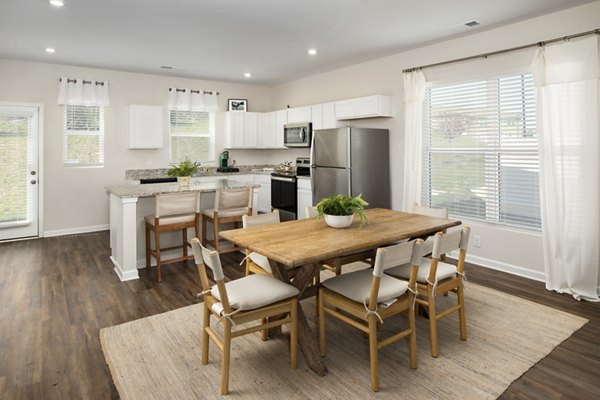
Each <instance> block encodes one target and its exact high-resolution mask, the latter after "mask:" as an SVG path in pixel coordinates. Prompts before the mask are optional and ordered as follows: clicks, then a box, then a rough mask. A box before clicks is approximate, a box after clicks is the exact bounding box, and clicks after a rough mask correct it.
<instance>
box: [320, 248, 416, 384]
mask: <svg viewBox="0 0 600 400" xmlns="http://www.w3.org/2000/svg"><path fill="white" fill-rule="evenodd" d="M422 246H423V241H422V240H421V239H417V240H413V241H410V242H406V243H401V244H397V245H394V246H389V247H384V248H379V249H377V255H376V257H375V267H374V268H373V269H372V270H371V269H364V270H361V271H355V272H350V273H347V274H343V275H340V276H336V277H333V278H331V279H327V280H326V281H324V282H323V285H322V286H323V287H321V289H319V348H320V350H321V355H322V356H325V351H326V345H325V322H326V321H325V318H326V316H327V315H331V316H333V317H336V318H338V319H339V320H341V321H343V322H346V323H347V324H349V325H352V326H353V327H355V328H358V329H360V330H361V331H363V332H365V333H367V334H368V335H369V353H370V361H371V389H373V391H374V392H377V391H379V362H378V354H377V353H378V351H379V350H380V349H382V348H384V347H385V346H387V345H389V344H391V343H394V342H396V341H398V340H400V339H402V338H404V337H406V336H409V352H410V367H411V368H417V353H416V351H417V336H416V325H415V310H414V301H415V295H416V290H415V289H416V288H415V281H416V276H417V268H418V264H419V261H420V260H421V256H422ZM404 263H408V265H412V266H411V267H409V269H410V281H409V282H405V281H400V280H397V279H395V278H392V277H391V276H388V275H385V274H384V273H383V272H384V271H385V270H386V269H388V268H391V267H395V266H397V265H400V264H404ZM398 282H402V283H401V284H398ZM382 303H385V307H382V306H381V304H382ZM338 310H341V311H343V312H344V313H341V312H340V311H338ZM404 312H406V313H407V314H408V328H407V329H404V330H402V331H400V332H396V333H394V334H393V335H391V336H390V337H387V338H385V339H382V340H379V339H378V338H377V322H378V321H381V323H383V321H384V320H385V319H386V318H389V317H391V316H393V315H396V314H399V313H404Z"/></svg>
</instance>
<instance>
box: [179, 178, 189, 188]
mask: <svg viewBox="0 0 600 400" xmlns="http://www.w3.org/2000/svg"><path fill="white" fill-rule="evenodd" d="M177 183H178V184H179V187H180V188H188V187H189V186H190V177H189V176H178V177H177Z"/></svg>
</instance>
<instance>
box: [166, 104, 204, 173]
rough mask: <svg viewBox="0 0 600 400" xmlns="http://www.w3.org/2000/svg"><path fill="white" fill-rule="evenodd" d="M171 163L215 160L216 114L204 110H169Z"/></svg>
mask: <svg viewBox="0 0 600 400" xmlns="http://www.w3.org/2000/svg"><path fill="white" fill-rule="evenodd" d="M169 138H170V144H171V163H172V164H177V163H179V162H181V161H183V160H184V159H186V158H188V159H190V160H191V161H200V162H204V163H206V162H214V161H215V114H214V113H212V112H202V111H177V110H170V112H169Z"/></svg>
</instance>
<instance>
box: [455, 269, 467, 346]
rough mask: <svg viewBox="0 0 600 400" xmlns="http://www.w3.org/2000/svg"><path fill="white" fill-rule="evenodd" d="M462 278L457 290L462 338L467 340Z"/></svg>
mask: <svg viewBox="0 0 600 400" xmlns="http://www.w3.org/2000/svg"><path fill="white" fill-rule="evenodd" d="M463 288H464V286H463V282H462V279H461V280H460V281H459V282H458V288H457V289H458V290H457V291H456V294H457V297H458V305H459V306H460V308H459V309H458V321H459V323H460V339H461V340H467V319H466V317H465V292H464V290H463Z"/></svg>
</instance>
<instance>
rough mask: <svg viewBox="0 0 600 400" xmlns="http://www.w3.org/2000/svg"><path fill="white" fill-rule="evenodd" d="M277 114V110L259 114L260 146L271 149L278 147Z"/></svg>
mask: <svg viewBox="0 0 600 400" xmlns="http://www.w3.org/2000/svg"><path fill="white" fill-rule="evenodd" d="M276 135H277V116H276V112H268V113H259V114H258V148H261V149H269V148H274V147H277V138H276Z"/></svg>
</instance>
